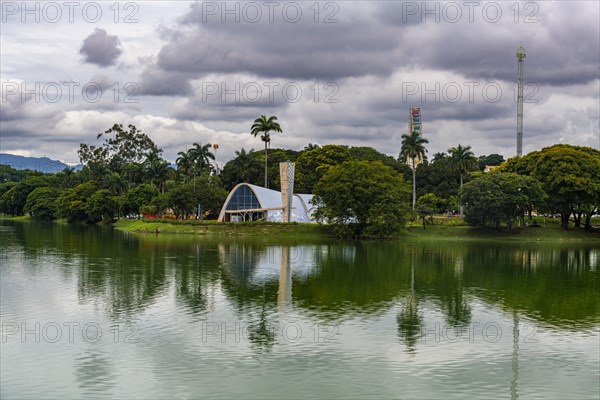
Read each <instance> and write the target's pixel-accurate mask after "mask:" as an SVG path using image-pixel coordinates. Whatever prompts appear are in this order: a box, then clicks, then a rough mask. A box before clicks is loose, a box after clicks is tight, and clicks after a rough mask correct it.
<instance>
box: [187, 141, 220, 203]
mask: <svg viewBox="0 0 600 400" xmlns="http://www.w3.org/2000/svg"><path fill="white" fill-rule="evenodd" d="M211 147H212V144H210V143H207V144H205V145H202V143H194V147H192V148H191V149H189V150H188V153H189V155H190V157H191V159H192V162H193V165H194V192H196V174H200V175H202V173H203V172H204V170H205V169H207V168H208V172H209V173H210V168H211V165H210V160H214V159H215V155H214V154H213V153H211V152H210V148H211Z"/></svg>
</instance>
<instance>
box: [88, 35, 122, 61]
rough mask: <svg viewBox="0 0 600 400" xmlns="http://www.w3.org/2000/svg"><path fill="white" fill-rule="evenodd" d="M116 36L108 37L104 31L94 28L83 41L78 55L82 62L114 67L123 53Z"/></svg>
mask: <svg viewBox="0 0 600 400" xmlns="http://www.w3.org/2000/svg"><path fill="white" fill-rule="evenodd" d="M120 46H121V42H120V41H119V38H118V37H117V36H113V35H109V34H108V33H106V31H105V30H104V29H99V28H96V29H95V30H94V32H92V33H90V35H89V36H88V37H86V38H85V39H83V44H82V45H81V49H79V54H81V55H83V57H84V61H85V62H86V63H90V64H96V65H99V66H101V67H108V66H111V65H114V64H115V62H116V61H117V58H119V56H120V55H121V53H122V52H123V51H122V50H121V49H120Z"/></svg>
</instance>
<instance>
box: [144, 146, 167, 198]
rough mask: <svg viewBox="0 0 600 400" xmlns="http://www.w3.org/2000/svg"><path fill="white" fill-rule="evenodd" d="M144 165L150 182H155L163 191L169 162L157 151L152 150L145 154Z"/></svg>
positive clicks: (162, 191) (152, 183)
mask: <svg viewBox="0 0 600 400" xmlns="http://www.w3.org/2000/svg"><path fill="white" fill-rule="evenodd" d="M144 165H145V167H146V172H147V173H148V176H149V177H150V184H151V185H154V184H156V187H157V188H158V189H159V190H160V191H161V193H164V192H165V181H166V180H167V179H168V177H169V172H170V171H169V170H170V168H169V163H168V162H167V161H166V160H163V159H162V158H161V157H160V156H159V155H158V153H156V152H155V151H152V152H150V153H148V155H147V156H146V161H145V162H144Z"/></svg>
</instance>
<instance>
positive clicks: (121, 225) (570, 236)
mask: <svg viewBox="0 0 600 400" xmlns="http://www.w3.org/2000/svg"><path fill="white" fill-rule="evenodd" d="M0 220H7V221H19V222H29V221H35V220H34V219H32V218H31V217H28V216H22V217H0ZM50 222H52V223H57V224H67V223H66V222H65V221H62V220H54V221H50ZM100 225H103V226H107V227H112V228H113V229H117V230H121V231H126V232H131V233H136V234H168V235H205V236H211V237H217V236H227V237H264V238H269V239H273V238H277V239H281V240H285V239H294V238H313V239H315V238H323V239H332V238H336V236H335V235H334V234H333V233H332V232H330V230H329V229H328V227H327V226H326V225H318V224H299V223H275V222H246V223H225V222H215V221H207V222H198V221H165V220H153V221H148V220H137V219H132V220H128V219H118V220H117V221H115V222H111V223H101V224H100ZM399 239H400V240H403V239H408V240H412V239H417V240H453V241H457V240H459V241H508V242H531V241H534V242H588V241H598V242H600V231H598V230H595V231H592V232H587V231H585V230H583V229H582V228H571V229H569V230H563V229H562V228H560V227H557V226H546V227H519V228H516V229H515V230H514V231H511V232H508V231H496V230H495V229H494V228H481V227H471V226H466V225H458V226H456V225H454V226H451V225H450V226H445V225H433V226H427V227H426V228H425V229H423V227H422V226H409V227H407V228H404V229H403V231H402V236H401V237H400V238H399ZM371 240H372V239H371ZM386 240H387V239H386ZM391 240H398V239H391Z"/></svg>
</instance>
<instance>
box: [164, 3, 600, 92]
mask: <svg viewBox="0 0 600 400" xmlns="http://www.w3.org/2000/svg"><path fill="white" fill-rule="evenodd" d="M234 3H235V4H238V2H234ZM406 3H411V4H412V5H411V7H412V6H414V5H417V6H418V7H419V8H421V7H424V6H423V4H425V3H416V2H414V3H413V2H376V3H373V4H366V3H358V5H357V4H356V3H351V2H340V3H336V4H337V6H338V12H337V13H336V15H335V17H336V19H337V20H338V22H337V23H332V24H325V23H315V22H314V21H313V18H312V17H313V15H312V14H311V13H310V11H309V10H308V9H307V8H308V6H307V7H303V11H304V14H303V16H304V17H303V18H302V19H300V20H299V21H298V22H297V23H289V22H286V21H285V20H284V19H282V18H281V16H280V15H279V14H277V13H275V14H274V21H273V22H272V23H270V22H268V21H265V18H266V17H264V16H263V18H262V19H261V20H260V21H259V22H257V23H249V22H248V21H247V18H244V14H243V13H242V12H241V11H240V12H239V15H240V18H239V22H236V21H235V16H233V17H232V16H226V22H225V23H223V22H222V18H223V11H222V10H218V11H217V12H216V15H209V16H208V17H207V15H206V10H205V9H203V7H204V6H203V5H202V3H195V4H194V5H193V6H192V7H191V10H190V12H189V13H188V14H187V15H185V16H184V17H183V22H184V24H185V25H188V27H186V28H184V29H181V30H180V31H179V32H176V33H173V32H172V33H171V34H170V35H169V42H168V43H167V44H166V45H164V46H163V47H162V49H161V50H160V52H159V53H158V56H157V66H158V67H159V69H160V70H162V71H164V72H178V73H183V74H186V76H188V77H190V78H198V77H201V76H203V75H206V74H209V73H225V74H227V73H229V74H234V73H242V74H251V75H257V76H261V77H270V78H274V79H276V78H281V79H304V80H307V79H315V80H316V79H319V80H339V79H343V78H347V77H360V76H380V77H386V76H389V75H390V74H391V73H392V72H393V71H395V70H396V69H397V68H402V67H417V68H428V69H436V70H444V71H452V72H454V73H457V74H461V75H463V76H465V77H468V78H471V79H479V80H481V79H497V80H505V81H514V80H515V75H516V57H515V53H516V48H517V47H518V45H519V42H520V41H524V42H525V43H524V45H525V47H526V49H527V52H528V58H527V59H526V65H527V78H528V79H529V81H535V82H537V83H540V84H551V85H557V86H561V85H569V84H573V83H586V82H589V81H591V80H593V79H597V78H598V67H597V66H598V59H599V57H600V44H599V43H598V40H599V39H598V36H599V27H598V24H597V22H598V21H597V18H598V16H597V14H598V12H597V10H596V11H595V14H596V15H594V11H592V12H591V14H592V15H586V14H585V12H586V11H585V10H584V11H579V12H577V11H573V10H572V7H567V8H566V9H564V8H565V6H563V5H562V4H561V5H556V4H551V5H547V4H545V3H537V4H538V10H537V11H536V14H535V18H537V22H535V23H530V24H526V23H523V22H522V21H521V20H522V19H523V18H524V17H525V16H526V15H528V14H527V13H525V11H524V10H522V9H521V16H520V17H519V18H520V19H521V20H520V22H519V23H515V22H514V20H513V19H514V16H513V15H512V14H511V13H512V12H513V11H512V10H511V9H509V6H510V4H508V3H507V4H504V3H502V4H501V6H500V7H501V9H502V12H503V14H502V15H503V16H502V18H501V19H500V20H499V21H498V22H490V19H489V16H485V18H484V17H483V16H482V6H479V9H477V11H476V12H475V13H474V20H473V21H472V22H470V21H469V17H468V10H466V9H463V10H462V12H463V15H462V17H461V18H460V19H459V20H458V21H457V22H456V23H450V22H448V20H445V19H444V18H445V15H446V14H445V13H444V12H442V10H444V8H443V7H444V4H445V3H439V2H431V3H428V4H437V5H438V9H439V11H438V13H439V14H440V16H439V19H440V22H436V21H435V20H436V17H435V16H433V17H432V16H431V15H430V16H429V17H428V18H426V21H425V22H422V20H421V18H422V16H421V14H419V13H417V14H416V15H415V14H410V15H407V11H406V9H407V6H406ZM214 4H217V3H214ZM242 4H243V3H242ZM457 4H459V3H457ZM496 4H500V3H496ZM511 4H512V3H511ZM583 4H585V3H583ZM238 6H239V4H238ZM217 7H222V5H218V4H217ZM232 7H233V6H232ZM239 7H241V6H239ZM430 7H433V6H430ZM520 7H523V5H521V6H520ZM553 7H556V8H557V9H558V10H559V11H560V12H563V11H564V14H561V13H557V12H556V11H557V9H555V8H553ZM419 12H421V11H419ZM488 14H489V13H488ZM588 14H589V13H588ZM586 21H587V22H590V23H586ZM594 21H595V22H596V23H593V22H594ZM190 27H191V29H190ZM557 27H560V28H559V29H557Z"/></svg>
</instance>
